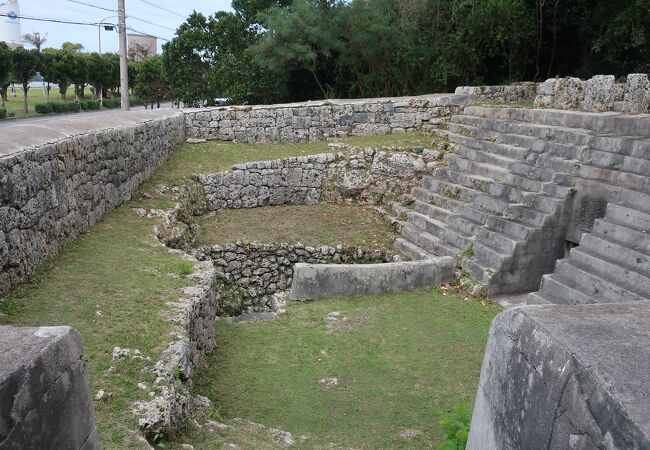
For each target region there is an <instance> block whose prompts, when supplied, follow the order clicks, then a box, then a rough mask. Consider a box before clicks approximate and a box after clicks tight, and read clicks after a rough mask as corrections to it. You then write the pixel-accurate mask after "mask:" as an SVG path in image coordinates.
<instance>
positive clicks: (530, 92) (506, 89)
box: [454, 82, 539, 103]
mask: <svg viewBox="0 0 650 450" xmlns="http://www.w3.org/2000/svg"><path fill="white" fill-rule="evenodd" d="M538 85H539V83H534V82H521V83H513V84H506V85H497V86H458V87H457V88H456V90H455V91H454V93H455V94H459V95H466V96H468V97H470V98H471V99H472V100H473V101H474V102H494V103H496V102H498V103H517V102H532V101H534V100H535V97H536V96H537V88H538Z"/></svg>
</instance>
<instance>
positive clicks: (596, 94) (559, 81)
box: [535, 73, 650, 114]
mask: <svg viewBox="0 0 650 450" xmlns="http://www.w3.org/2000/svg"><path fill="white" fill-rule="evenodd" d="M535 107H536V108H555V109H575V110H580V111H590V112H604V111H617V112H623V113H625V114H645V113H648V112H650V81H649V80H648V75H647V74H644V73H634V74H630V75H628V76H627V77H626V79H625V81H624V82H618V83H617V82H616V79H615V78H614V75H597V76H595V77H593V78H590V79H589V80H587V81H583V80H581V79H579V78H551V79H548V80H546V81H545V82H544V83H541V84H540V85H539V87H538V89H537V97H536V98H535Z"/></svg>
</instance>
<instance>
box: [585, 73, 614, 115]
mask: <svg viewBox="0 0 650 450" xmlns="http://www.w3.org/2000/svg"><path fill="white" fill-rule="evenodd" d="M615 95H616V80H615V79H614V75H596V76H595V77H592V78H590V79H589V80H587V82H586V84H585V100H584V110H585V111H594V112H601V111H610V110H611V109H612V107H613V106H614V102H615V101H616V100H617V99H616V98H615Z"/></svg>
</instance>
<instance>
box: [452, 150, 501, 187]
mask: <svg viewBox="0 0 650 450" xmlns="http://www.w3.org/2000/svg"><path fill="white" fill-rule="evenodd" d="M443 160H444V161H445V162H446V163H447V164H448V165H449V167H450V168H451V169H456V170H457V171H459V172H469V173H472V174H475V175H477V176H481V177H483V178H487V179H490V180H494V181H502V180H503V179H504V178H505V176H506V175H507V174H508V173H509V171H508V169H507V167H499V166H494V165H492V164H483V163H478V162H475V161H472V160H469V159H465V158H463V157H461V156H459V155H457V154H455V153H447V154H446V155H445V156H444V158H443ZM479 174H480V175H479Z"/></svg>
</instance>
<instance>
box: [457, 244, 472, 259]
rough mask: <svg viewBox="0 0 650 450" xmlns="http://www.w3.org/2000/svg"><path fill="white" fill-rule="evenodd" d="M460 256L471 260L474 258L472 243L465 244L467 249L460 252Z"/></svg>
mask: <svg viewBox="0 0 650 450" xmlns="http://www.w3.org/2000/svg"><path fill="white" fill-rule="evenodd" d="M460 256H466V257H468V258H471V257H473V256H474V243H473V242H470V243H469V244H467V247H465V249H464V250H463V251H462V252H461V254H460Z"/></svg>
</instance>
